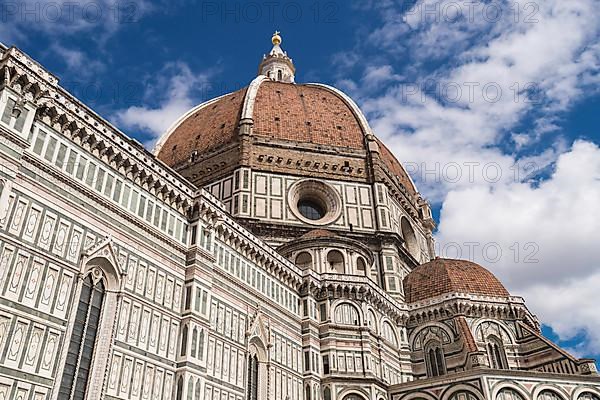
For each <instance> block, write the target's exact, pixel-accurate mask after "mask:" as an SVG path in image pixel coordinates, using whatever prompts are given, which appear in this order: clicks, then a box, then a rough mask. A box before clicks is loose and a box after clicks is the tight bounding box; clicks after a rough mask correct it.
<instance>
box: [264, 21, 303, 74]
mask: <svg viewBox="0 0 600 400" xmlns="http://www.w3.org/2000/svg"><path fill="white" fill-rule="evenodd" d="M281 41H282V39H281V34H280V32H279V31H275V33H273V36H272V37H271V43H273V48H272V49H271V51H270V52H269V54H265V55H264V56H263V59H262V61H261V63H260V65H259V66H258V73H259V75H264V76H266V77H267V78H269V79H271V80H273V81H277V82H284V83H294V78H295V76H294V74H295V72H296V68H295V67H294V63H293V62H292V59H291V58H290V57H288V55H287V53H286V52H285V51H283V49H282V48H281V46H280V45H281Z"/></svg>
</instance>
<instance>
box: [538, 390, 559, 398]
mask: <svg viewBox="0 0 600 400" xmlns="http://www.w3.org/2000/svg"><path fill="white" fill-rule="evenodd" d="M537 400H563V399H562V397H560V396H559V395H558V394H557V393H556V392H554V391H552V390H547V389H546V390H542V391H541V392H540V394H539V395H538V398H537Z"/></svg>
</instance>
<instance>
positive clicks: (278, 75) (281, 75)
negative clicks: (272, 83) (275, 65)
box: [277, 69, 283, 81]
mask: <svg viewBox="0 0 600 400" xmlns="http://www.w3.org/2000/svg"><path fill="white" fill-rule="evenodd" d="M282 79H283V73H282V72H281V70H280V69H278V70H277V80H278V81H281V80H282Z"/></svg>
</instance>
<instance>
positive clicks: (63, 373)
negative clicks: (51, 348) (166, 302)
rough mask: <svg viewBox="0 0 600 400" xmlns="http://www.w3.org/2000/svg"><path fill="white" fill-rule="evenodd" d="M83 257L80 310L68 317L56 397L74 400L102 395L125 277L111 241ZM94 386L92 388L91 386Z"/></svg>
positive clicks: (76, 296)
mask: <svg viewBox="0 0 600 400" xmlns="http://www.w3.org/2000/svg"><path fill="white" fill-rule="evenodd" d="M91 250H92V252H91V255H89V256H88V255H84V257H83V258H82V261H81V267H80V270H81V271H82V272H81V274H80V275H79V276H78V279H77V283H76V285H77V286H76V291H75V292H76V294H75V298H76V299H78V300H77V303H76V304H77V306H75V307H72V310H71V314H70V316H69V325H68V331H67V334H66V336H65V337H66V342H65V343H66V345H65V346H64V349H63V350H62V353H61V355H60V363H59V365H60V366H61V367H60V370H59V371H57V376H60V383H59V384H58V386H57V395H58V397H60V398H62V397H65V398H69V399H73V400H79V399H83V398H84V397H85V396H86V395H87V394H88V392H89V391H90V390H91V391H102V390H104V385H105V373H104V372H105V368H106V365H107V364H108V361H109V360H108V358H109V355H110V347H111V346H112V340H113V337H112V335H99V334H98V332H100V331H105V332H112V331H113V328H114V324H115V320H116V314H117V310H118V306H119V305H118V298H117V293H118V291H119V289H120V286H121V284H122V282H123V279H122V277H123V276H124V275H125V274H124V272H123V271H122V270H121V268H120V266H119V264H118V262H117V258H116V257H115V252H114V249H113V248H112V245H111V240H110V237H109V238H107V239H106V240H105V241H104V242H101V243H100V245H98V246H96V247H95V248H93V249H91ZM91 382H94V384H93V385H91V384H90V383H91Z"/></svg>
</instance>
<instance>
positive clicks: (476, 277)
mask: <svg viewBox="0 0 600 400" xmlns="http://www.w3.org/2000/svg"><path fill="white" fill-rule="evenodd" d="M404 293H405V296H406V301H407V302H409V303H413V302H416V301H421V300H424V299H428V298H432V297H436V296H439V295H442V294H446V293H468V294H478V295H485V296H498V297H505V296H509V293H508V291H507V290H506V289H505V288H504V286H503V285H502V283H500V281H499V280H498V279H497V278H496V277H495V276H494V275H493V274H492V273H491V272H490V271H488V270H487V269H485V268H483V267H482V266H481V265H478V264H475V263H474V262H471V261H467V260H455V259H448V258H436V259H435V260H432V261H429V262H428V263H425V264H422V265H419V266H418V267H417V268H415V269H414V270H412V271H411V273H409V274H408V275H407V276H406V277H405V278H404Z"/></svg>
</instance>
